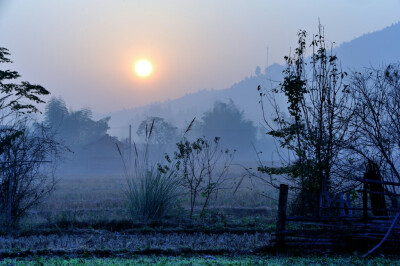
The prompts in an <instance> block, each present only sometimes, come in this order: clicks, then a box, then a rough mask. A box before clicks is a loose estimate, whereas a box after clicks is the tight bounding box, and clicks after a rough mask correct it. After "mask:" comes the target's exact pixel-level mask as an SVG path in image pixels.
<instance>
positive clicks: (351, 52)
mask: <svg viewBox="0 0 400 266" xmlns="http://www.w3.org/2000/svg"><path fill="white" fill-rule="evenodd" d="M335 52H336V53H337V55H338V57H339V59H340V61H341V62H342V67H343V69H345V70H356V69H360V68H362V67H370V66H375V67H379V66H380V65H382V64H385V63H390V62H396V61H400V23H396V24H393V25H391V26H389V27H387V28H385V29H382V30H380V31H376V32H373V33H368V34H365V35H363V36H361V37H358V38H356V39H354V40H352V41H350V42H346V43H343V44H341V45H339V46H338V47H337V48H336V49H335ZM283 69H284V66H281V65H278V64H274V65H271V66H270V67H268V68H267V69H266V72H265V73H263V74H260V75H255V76H250V77H245V78H244V79H243V80H241V81H239V82H237V83H235V84H233V85H232V86H231V87H229V88H227V89H222V90H212V89H211V90H207V89H204V90H200V91H198V92H195V93H190V94H187V95H185V96H183V97H180V98H177V99H174V100H168V101H164V102H157V103H153V104H150V105H147V106H144V107H137V108H132V109H127V110H121V111H118V112H114V113H111V114H109V115H110V116H111V121H110V126H111V130H110V131H109V133H110V134H111V135H115V136H118V137H123V136H127V128H128V125H129V124H132V127H133V129H134V130H133V131H134V132H135V131H136V128H137V127H138V125H139V123H140V122H141V121H142V120H143V118H144V117H146V116H160V117H163V118H165V119H166V120H168V121H170V122H172V123H173V124H175V125H177V126H179V127H181V128H183V127H184V126H185V125H187V124H188V123H189V122H190V121H191V120H192V118H193V117H197V118H198V119H201V117H202V114H203V113H204V112H206V111H208V110H210V109H211V108H212V106H213V104H214V102H215V101H224V102H226V101H228V100H229V99H232V100H233V101H234V102H235V103H236V104H237V105H238V106H239V107H240V108H241V109H242V110H244V113H245V117H246V118H248V119H251V120H253V121H254V122H255V125H258V124H259V122H261V121H262V114H261V107H260V105H259V103H258V101H259V93H258V92H257V86H258V85H262V86H264V88H269V87H271V86H277V85H278V84H279V81H280V80H281V78H282V70H283ZM266 108H267V109H266V114H267V116H268V114H269V113H271V110H270V109H269V107H268V106H266Z"/></svg>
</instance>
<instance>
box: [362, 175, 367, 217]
mask: <svg viewBox="0 0 400 266" xmlns="http://www.w3.org/2000/svg"><path fill="white" fill-rule="evenodd" d="M367 190H368V183H366V182H364V188H363V222H364V223H368V192H367Z"/></svg>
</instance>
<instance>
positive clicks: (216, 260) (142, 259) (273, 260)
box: [1, 255, 400, 265]
mask: <svg viewBox="0 0 400 266" xmlns="http://www.w3.org/2000/svg"><path fill="white" fill-rule="evenodd" d="M41 264H52V265H290V264H295V265H349V264H351V265H400V262H399V261H398V258H378V257H376V258H371V259H368V260H364V259H360V258H358V257H354V256H350V257H271V256H231V257H227V256H210V255H202V256H193V257H185V256H177V257H174V256H135V257H133V258H129V259H125V258H101V259H100V258H80V259H68V258H50V259H48V258H42V257H36V258H32V259H29V260H28V259H23V260H20V259H7V260H4V261H2V262H1V265H41Z"/></svg>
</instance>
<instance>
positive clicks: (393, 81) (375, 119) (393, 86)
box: [349, 64, 400, 205]
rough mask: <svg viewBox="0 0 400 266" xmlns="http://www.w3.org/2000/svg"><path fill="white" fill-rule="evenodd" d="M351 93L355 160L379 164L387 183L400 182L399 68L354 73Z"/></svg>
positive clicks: (396, 66)
mask: <svg viewBox="0 0 400 266" xmlns="http://www.w3.org/2000/svg"><path fill="white" fill-rule="evenodd" d="M351 91H352V97H353V99H354V101H355V103H356V104H355V105H354V117H353V119H352V127H351V128H352V131H354V134H355V136H356V141H354V143H353V145H350V146H349V148H350V149H351V150H352V151H353V152H354V158H358V160H359V162H366V161H367V162H369V161H373V162H376V163H377V164H378V165H379V168H380V171H381V174H382V177H383V178H384V179H385V180H386V181H397V182H400V169H399V155H400V64H392V65H388V66H386V67H384V68H382V69H368V70H366V71H365V72H363V73H360V72H355V73H354V74H353V75H352V83H351ZM390 188H391V189H392V190H393V192H394V189H395V188H394V187H390ZM393 203H394V204H396V205H397V200H395V201H394V202H393Z"/></svg>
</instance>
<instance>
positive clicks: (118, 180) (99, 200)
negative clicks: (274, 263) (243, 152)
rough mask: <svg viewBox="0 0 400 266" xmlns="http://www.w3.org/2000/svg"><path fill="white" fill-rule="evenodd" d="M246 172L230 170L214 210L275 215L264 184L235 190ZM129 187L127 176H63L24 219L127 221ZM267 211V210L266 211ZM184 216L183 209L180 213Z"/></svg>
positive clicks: (33, 221)
mask: <svg viewBox="0 0 400 266" xmlns="http://www.w3.org/2000/svg"><path fill="white" fill-rule="evenodd" d="M242 174H243V172H242V170H241V168H240V167H236V168H234V171H233V172H231V174H230V177H231V180H232V181H231V182H230V183H227V184H226V186H225V187H226V189H223V190H221V191H219V193H218V195H217V196H213V197H212V198H211V204H210V210H212V213H214V214H215V213H217V214H223V215H224V216H225V217H233V218H235V217H236V216H237V217H240V218H241V217H247V216H250V217H251V216H270V215H271V214H272V216H273V215H274V213H275V209H276V201H274V200H271V199H270V198H266V197H263V196H261V195H259V194H258V193H256V192H255V191H254V190H253V185H256V186H257V188H258V189H260V188H262V189H264V188H265V191H268V193H267V194H268V195H269V196H270V197H272V198H278V197H277V192H276V191H274V190H273V189H271V188H269V187H267V186H265V185H264V184H262V183H261V182H260V183H256V184H254V183H253V184H252V183H251V182H250V181H249V179H244V180H243V182H242V184H241V186H240V188H239V189H238V190H237V191H236V192H235V193H234V189H235V186H236V184H237V182H238V180H239V178H240V177H241V175H242ZM125 187H126V179H125V177H124V176H122V175H119V176H62V177H60V179H59V182H58V184H57V186H56V189H55V190H54V192H53V193H52V195H51V196H50V197H48V198H47V199H45V200H44V202H43V203H42V204H41V205H40V206H37V207H36V208H34V209H32V210H31V211H30V213H29V215H28V217H26V218H25V219H24V220H23V223H25V224H29V225H35V224H43V223H48V224H53V223H57V222H58V221H63V222H71V223H73V222H74V221H85V222H91V221H93V222H96V221H111V220H128V219H129V212H128V209H127V207H126V201H125V198H124V194H123V189H124V188H125ZM181 206H182V208H183V210H186V209H188V208H189V202H188V200H185V199H183V200H182V202H181ZM264 211H265V212H264ZM178 213H179V215H181V216H182V215H184V214H185V211H183V212H182V209H181V210H180V211H179V212H178Z"/></svg>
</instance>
